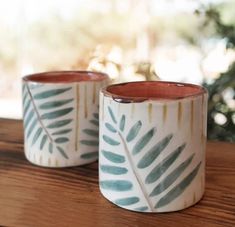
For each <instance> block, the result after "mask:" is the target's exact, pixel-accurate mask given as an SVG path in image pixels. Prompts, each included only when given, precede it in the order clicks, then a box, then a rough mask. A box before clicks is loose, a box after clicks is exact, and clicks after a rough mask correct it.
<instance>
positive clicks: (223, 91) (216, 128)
mask: <svg viewBox="0 0 235 227" xmlns="http://www.w3.org/2000/svg"><path fill="white" fill-rule="evenodd" d="M196 13H197V14H200V15H202V14H203V16H204V18H205V21H204V24H203V26H204V27H207V26H209V25H210V24H212V26H214V28H215V31H216V36H217V37H218V38H220V39H223V40H224V41H225V42H226V46H227V48H228V49H233V50H235V25H234V24H226V23H225V22H224V21H223V20H222V17H221V14H220V13H219V11H218V10H217V9H216V7H213V6H209V7H208V8H206V9H204V10H201V11H196ZM203 85H204V86H205V87H206V88H207V90H208V92H209V103H208V131H207V133H208V139H213V140H222V141H230V142H235V62H233V63H232V64H231V65H230V67H229V69H228V71H227V72H224V73H222V74H220V76H219V77H218V78H217V79H216V80H215V81H213V82H212V83H208V82H206V81H205V82H204V84H203ZM217 116H219V117H220V118H223V120H222V121H221V122H219V121H218V120H216V117H217Z"/></svg>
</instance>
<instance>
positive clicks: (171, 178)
mask: <svg viewBox="0 0 235 227" xmlns="http://www.w3.org/2000/svg"><path fill="white" fill-rule="evenodd" d="M193 157H194V154H192V155H191V156H190V157H189V158H188V159H187V160H186V161H184V162H182V163H181V164H180V165H179V166H178V167H177V168H175V169H174V170H173V171H172V172H171V173H170V174H169V175H168V176H166V177H165V178H164V179H163V180H162V181H161V182H160V183H159V184H158V185H157V186H156V187H155V188H154V189H153V190H152V192H151V193H150V195H149V196H155V195H159V194H160V193H162V192H163V191H165V190H166V189H167V188H169V187H170V186H171V185H172V184H173V183H174V182H175V181H176V180H177V179H178V177H179V176H180V175H181V174H182V173H183V171H184V170H185V169H186V168H187V167H188V166H189V164H190V163H191V161H192V159H193Z"/></svg>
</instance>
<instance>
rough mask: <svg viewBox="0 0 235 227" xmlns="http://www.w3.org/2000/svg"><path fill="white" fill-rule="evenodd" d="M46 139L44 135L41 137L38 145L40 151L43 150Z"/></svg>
mask: <svg viewBox="0 0 235 227" xmlns="http://www.w3.org/2000/svg"><path fill="white" fill-rule="evenodd" d="M47 139H48V138H47V135H44V136H43V137H42V140H41V143H40V150H42V149H43V147H44V145H45V143H46V141H47Z"/></svg>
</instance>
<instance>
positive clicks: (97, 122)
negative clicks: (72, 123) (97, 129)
mask: <svg viewBox="0 0 235 227" xmlns="http://www.w3.org/2000/svg"><path fill="white" fill-rule="evenodd" d="M90 122H91V123H92V124H93V125H95V126H99V121H97V120H90Z"/></svg>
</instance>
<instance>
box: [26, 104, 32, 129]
mask: <svg viewBox="0 0 235 227" xmlns="http://www.w3.org/2000/svg"><path fill="white" fill-rule="evenodd" d="M33 116H34V110H33V109H32V110H31V111H30V112H29V114H28V116H26V118H25V122H24V128H25V129H26V128H27V126H28V124H29V123H30V121H31V120H32V119H33Z"/></svg>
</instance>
